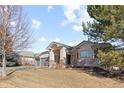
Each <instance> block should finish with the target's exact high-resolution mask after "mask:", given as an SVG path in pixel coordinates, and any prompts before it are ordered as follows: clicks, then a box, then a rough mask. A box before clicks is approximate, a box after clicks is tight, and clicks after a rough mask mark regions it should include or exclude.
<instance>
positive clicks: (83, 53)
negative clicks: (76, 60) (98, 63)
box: [80, 50, 94, 58]
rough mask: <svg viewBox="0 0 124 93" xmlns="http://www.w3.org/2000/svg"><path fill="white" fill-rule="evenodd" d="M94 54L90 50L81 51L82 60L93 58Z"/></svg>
mask: <svg viewBox="0 0 124 93" xmlns="http://www.w3.org/2000/svg"><path fill="white" fill-rule="evenodd" d="M93 56H94V52H93V51H90V50H81V51H80V58H93Z"/></svg>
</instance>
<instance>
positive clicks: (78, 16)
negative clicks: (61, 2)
mask: <svg viewBox="0 0 124 93" xmlns="http://www.w3.org/2000/svg"><path fill="white" fill-rule="evenodd" d="M63 9H64V16H65V19H64V20H63V21H62V22H61V25H62V26H66V25H68V24H70V23H73V24H74V26H73V27H72V29H74V30H76V29H78V30H80V29H81V26H80V25H82V22H84V23H86V22H87V21H92V20H93V19H91V18H90V16H89V14H88V13H87V6H80V5H78V6H64V7H63Z"/></svg>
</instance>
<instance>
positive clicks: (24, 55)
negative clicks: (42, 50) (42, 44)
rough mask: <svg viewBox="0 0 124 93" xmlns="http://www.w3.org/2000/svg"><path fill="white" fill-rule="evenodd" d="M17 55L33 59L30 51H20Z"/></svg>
mask: <svg viewBox="0 0 124 93" xmlns="http://www.w3.org/2000/svg"><path fill="white" fill-rule="evenodd" d="M18 54H19V55H20V56H23V57H32V58H34V57H35V55H34V53H33V52H31V51H20V52H18Z"/></svg>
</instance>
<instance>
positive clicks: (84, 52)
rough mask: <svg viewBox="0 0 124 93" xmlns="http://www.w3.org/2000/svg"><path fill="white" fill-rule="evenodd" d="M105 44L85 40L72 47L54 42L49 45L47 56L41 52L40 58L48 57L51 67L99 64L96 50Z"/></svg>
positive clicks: (92, 65)
mask: <svg viewBox="0 0 124 93" xmlns="http://www.w3.org/2000/svg"><path fill="white" fill-rule="evenodd" d="M104 45H106V44H104V43H93V42H90V41H83V42H81V43H80V44H78V45H77V46H74V47H71V46H68V45H65V44H62V43H58V42H52V43H50V44H49V46H48V47H47V49H48V52H47V57H44V55H43V53H41V54H42V55H40V59H41V60H42V59H44V58H46V59H48V61H49V67H50V68H57V67H62V68H65V67H68V66H76V67H83V66H90V67H94V66H99V60H98V58H97V56H96V50H97V48H98V47H103V46H104Z"/></svg>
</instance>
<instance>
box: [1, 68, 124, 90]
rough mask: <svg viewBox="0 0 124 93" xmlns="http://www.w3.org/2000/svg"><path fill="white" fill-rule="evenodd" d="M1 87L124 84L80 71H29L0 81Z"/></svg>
mask: <svg viewBox="0 0 124 93" xmlns="http://www.w3.org/2000/svg"><path fill="white" fill-rule="evenodd" d="M0 87H51V88H54V87H57V88H58V87H59V88H61V87H67V88H70V87H71V88H72V87H73V88H74V87H77V88H80V87H81V88H85V87H88V88H89V87H124V83H119V82H117V81H114V80H112V79H109V78H103V77H96V76H92V75H89V74H86V73H84V72H83V71H78V70H69V69H66V70H57V69H56V70H55V69H29V70H21V71H17V72H14V73H13V74H11V75H10V76H8V78H7V79H4V80H0Z"/></svg>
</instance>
